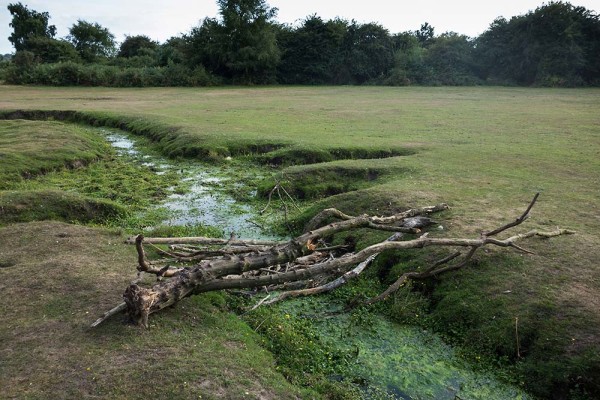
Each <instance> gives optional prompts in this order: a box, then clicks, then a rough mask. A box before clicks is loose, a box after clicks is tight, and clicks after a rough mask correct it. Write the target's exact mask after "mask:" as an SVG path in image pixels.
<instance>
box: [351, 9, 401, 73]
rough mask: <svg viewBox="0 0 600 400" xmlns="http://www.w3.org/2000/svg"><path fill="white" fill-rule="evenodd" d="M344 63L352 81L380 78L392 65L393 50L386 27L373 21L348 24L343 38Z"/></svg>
mask: <svg viewBox="0 0 600 400" xmlns="http://www.w3.org/2000/svg"><path fill="white" fill-rule="evenodd" d="M344 50H345V64H346V65H347V66H348V68H349V72H350V75H351V77H352V78H351V79H352V83H358V84H361V83H364V82H367V81H371V80H373V79H377V78H382V77H383V76H384V75H385V74H386V73H387V72H388V71H389V70H390V68H391V67H392V65H393V62H394V50H393V42H392V38H391V36H390V34H389V32H388V30H387V29H385V28H384V27H382V26H381V25H378V24H375V23H368V24H362V25H361V24H358V23H356V22H354V21H353V22H352V24H350V26H348V31H347V34H346V40H345V49H344Z"/></svg>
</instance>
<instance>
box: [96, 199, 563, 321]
mask: <svg viewBox="0 0 600 400" xmlns="http://www.w3.org/2000/svg"><path fill="white" fill-rule="evenodd" d="M536 200H537V195H536V197H535V198H534V199H533V201H532V202H531V204H530V205H529V207H528V208H527V210H526V211H525V212H524V213H523V215H521V216H520V217H519V218H517V219H516V221H514V222H511V223H510V224H507V225H505V226H503V227H500V228H498V229H496V230H494V231H491V232H488V233H482V234H481V236H480V237H479V238H476V239H463V238H455V239H452V238H429V237H428V234H427V233H425V234H422V235H421V236H419V237H417V238H414V239H412V240H403V241H399V239H401V238H402V236H403V234H406V233H408V234H418V233H420V232H421V230H420V229H421V228H422V227H424V226H426V225H428V224H430V223H431V220H430V219H429V218H426V217H420V216H423V215H427V214H431V213H434V212H439V211H443V210H446V209H448V206H447V205H446V204H440V205H437V206H433V207H424V208H420V209H412V210H408V211H406V212H403V213H399V214H396V215H393V216H389V217H372V216H367V215H362V216H358V217H352V216H349V215H346V214H343V213H341V212H340V211H338V210H335V209H328V210H324V211H323V212H321V213H320V214H319V215H317V216H316V217H315V218H313V220H312V221H311V222H310V223H309V224H308V227H309V228H310V230H308V232H306V233H304V234H302V235H300V236H298V237H296V238H294V239H292V240H290V241H288V242H285V243H270V244H269V243H264V242H259V243H257V242H251V241H235V242H234V241H219V243H218V244H223V245H224V246H223V247H221V248H220V249H217V250H214V249H213V250H207V249H205V248H199V247H196V246H192V245H191V243H195V244H199V243H200V244H202V243H206V241H208V240H209V239H207V238H194V239H193V240H190V239H191V238H186V240H180V239H178V238H173V239H160V240H158V239H144V238H143V237H142V236H138V237H137V238H136V239H135V240H130V242H131V243H135V244H136V247H137V251H138V271H140V273H151V274H154V275H156V276H157V277H158V279H159V280H161V281H160V282H158V283H157V284H155V285H154V286H152V287H150V288H143V287H141V286H139V285H138V284H137V283H132V284H131V285H130V286H129V287H128V288H127V289H126V290H125V293H124V295H123V299H124V303H122V304H120V305H118V306H117V307H115V308H113V309H112V310H110V311H108V312H107V313H105V315H104V316H103V317H102V318H100V319H99V320H97V321H96V322H95V323H94V324H93V326H96V325H98V324H100V323H101V322H102V321H104V320H105V319H107V318H109V317H110V316H111V315H114V314H116V313H117V312H120V311H123V310H126V311H127V313H128V314H129V317H130V318H131V320H132V321H133V322H135V323H137V324H139V325H143V326H146V327H147V326H148V316H149V315H150V314H152V313H154V312H157V311H160V310H161V309H163V308H165V307H168V306H170V305H173V304H175V303H177V302H178V301H179V300H181V299H183V298H185V297H187V296H190V295H193V294H198V293H202V292H208V291H214V290H223V289H251V288H259V287H272V288H277V289H282V288H283V289H285V288H286V285H289V284H290V283H294V282H299V281H303V282H307V281H309V280H312V279H315V278H317V277H319V278H320V279H319V280H320V281H321V282H323V281H325V282H328V281H329V283H325V284H324V285H322V286H323V287H321V286H319V287H317V288H313V289H312V290H311V289H309V291H308V292H303V293H302V291H301V293H290V294H289V295H285V294H282V295H281V296H282V297H286V296H294V295H305V294H312V293H319V292H323V291H326V290H328V289H329V288H333V287H336V285H337V286H339V284H343V283H344V282H345V281H346V280H347V279H349V278H351V277H352V276H356V275H357V274H359V273H360V272H361V271H362V270H363V269H364V268H365V267H366V263H365V264H363V265H362V268H356V269H355V270H354V272H352V271H351V270H352V269H353V268H355V266H356V265H357V264H361V263H364V262H365V261H366V260H368V259H372V258H374V257H375V256H376V255H377V254H379V253H380V252H382V251H384V250H391V249H414V248H425V247H429V246H442V247H453V248H456V247H459V248H468V249H469V251H468V253H467V254H466V255H465V256H464V257H463V259H462V260H460V262H458V263H456V264H449V263H450V262H452V261H453V260H455V259H456V258H458V257H459V256H460V253H456V252H455V253H454V254H453V255H452V256H449V257H446V258H445V259H443V260H440V261H439V262H438V263H436V264H434V265H433V266H432V267H430V268H428V269H427V270H425V271H424V272H420V273H416V272H411V273H407V274H404V275H403V276H402V277H401V278H400V279H399V280H398V281H397V282H396V283H394V284H393V285H392V286H390V288H388V289H387V290H386V291H385V292H384V293H382V294H381V295H380V296H377V297H376V298H374V299H371V300H369V301H367V303H373V302H376V301H379V300H382V299H384V298H386V297H387V296H389V295H390V294H391V293H393V292H394V291H395V290H397V289H398V288H399V287H400V286H401V285H402V284H403V283H404V282H406V281H407V280H409V279H419V278H425V277H429V276H434V275H439V274H441V273H444V272H447V271H451V270H456V269H459V268H462V267H463V266H464V265H466V264H467V263H468V261H469V260H470V259H471V257H472V256H473V254H474V253H475V252H476V251H477V249H479V248H481V247H483V246H487V245H493V246H500V247H513V248H515V249H518V250H520V251H525V250H524V249H522V248H520V247H518V246H517V245H516V244H515V242H517V241H519V240H521V239H525V238H529V237H533V236H542V237H551V236H558V235H562V234H566V233H573V232H571V231H568V230H556V231H554V232H538V231H535V230H534V231H530V232H527V233H525V234H521V235H515V236H512V237H509V238H507V239H504V240H499V239H496V238H494V237H493V236H495V235H497V234H498V233H500V232H503V231H504V230H506V229H508V228H511V227H513V226H517V225H519V224H521V223H522V222H523V221H524V220H525V219H526V218H527V216H528V214H529V210H530V209H531V207H533V204H534V203H535V201H536ZM331 219H337V220H340V221H337V222H331V223H328V224H327V225H324V226H321V225H322V224H323V223H325V222H326V221H330V220H331ZM358 228H370V229H377V230H383V231H391V232H396V235H394V236H393V237H392V238H390V239H388V240H387V241H384V242H381V243H377V244H374V245H372V246H369V247H366V248H364V249H362V250H360V251H358V252H356V253H348V252H343V253H342V254H341V255H340V254H339V251H340V250H345V249H344V248H343V246H335V247H331V246H329V247H327V246H325V247H319V246H321V245H322V242H323V240H324V239H325V238H327V237H330V236H332V235H334V234H336V233H339V232H342V231H348V230H353V229H358ZM144 243H149V244H151V245H152V243H175V244H178V245H172V246H171V249H170V250H169V251H167V250H162V249H161V250H160V251H159V253H160V254H162V255H164V256H167V257H169V258H168V259H166V260H163V262H162V263H159V264H158V265H157V263H153V262H150V261H148V259H147V257H146V254H145V252H144V247H143V245H144ZM182 243H186V246H181V244H182ZM265 246H266V247H265ZM240 248H242V249H244V250H243V251H240ZM332 249H333V250H332ZM199 255H200V256H201V257H206V258H205V259H202V260H201V261H200V262H197V263H195V264H193V265H191V266H186V267H180V268H174V267H172V266H171V264H172V263H173V261H184V262H185V261H187V262H189V261H191V260H197V258H196V257H199ZM163 278H169V279H166V280H163ZM332 280H333V281H332ZM309 284H310V283H309ZM282 285H283V286H282ZM274 301H278V300H277V298H276V299H275V300H273V301H271V302H274Z"/></svg>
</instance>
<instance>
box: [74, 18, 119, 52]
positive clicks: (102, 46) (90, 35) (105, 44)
mask: <svg viewBox="0 0 600 400" xmlns="http://www.w3.org/2000/svg"><path fill="white" fill-rule="evenodd" d="M69 33H70V34H69V36H68V39H69V41H71V43H73V45H74V46H75V49H76V50H77V51H78V52H79V55H80V56H81V58H82V59H83V60H84V61H87V62H94V61H98V60H99V59H100V58H103V57H108V56H111V55H112V54H113V53H114V51H115V37H114V35H113V34H112V33H110V32H109V30H108V29H107V28H104V27H102V26H101V25H100V24H98V23H96V22H93V23H92V22H87V21H83V20H78V21H77V23H76V24H74V25H73V26H72V27H71V28H70V29H69Z"/></svg>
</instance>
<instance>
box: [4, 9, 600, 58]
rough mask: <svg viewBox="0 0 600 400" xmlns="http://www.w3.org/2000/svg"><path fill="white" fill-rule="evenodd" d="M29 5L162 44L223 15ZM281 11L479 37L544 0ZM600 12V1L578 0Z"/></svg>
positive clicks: (61, 23) (61, 31)
mask: <svg viewBox="0 0 600 400" xmlns="http://www.w3.org/2000/svg"><path fill="white" fill-rule="evenodd" d="M18 1H19V0H8V1H5V0H1V1H0V54H6V53H13V52H14V49H13V47H12V44H11V43H10V42H9V41H8V36H10V34H11V33H12V28H11V27H10V26H9V23H10V21H11V15H10V13H9V12H8V10H7V8H6V6H7V5H8V4H9V3H17V2H18ZM20 2H21V3H22V4H24V5H26V6H27V7H28V8H29V9H32V10H36V11H38V12H43V11H47V12H49V13H50V24H51V25H55V26H56V28H57V35H56V36H57V38H63V37H65V36H67V35H68V34H69V28H70V27H71V26H72V25H73V24H74V23H76V22H77V20H78V19H81V20H85V21H88V22H97V23H99V24H100V25H102V26H104V27H105V28H108V29H109V31H110V32H112V33H113V34H114V35H115V39H116V40H117V42H122V41H123V40H124V39H125V36H126V35H146V36H148V37H150V38H152V39H154V40H158V41H159V42H164V41H165V40H166V39H168V38H170V37H172V36H177V35H179V34H181V33H187V32H189V30H190V29H191V28H192V27H194V26H197V25H198V23H199V21H201V20H202V19H204V18H205V17H218V8H217V5H216V1H215V0H168V1H167V0H100V1H98V0H95V1H92V0H20ZM267 3H268V4H269V5H270V6H271V7H276V8H278V9H279V12H278V14H277V18H276V20H277V21H278V22H281V23H289V24H299V23H300V22H301V21H302V20H303V19H304V18H305V17H307V16H309V15H312V14H317V15H318V16H320V17H321V18H323V19H324V20H328V19H332V18H335V17H341V18H345V19H348V20H352V19H354V20H356V21H357V22H359V23H367V22H377V23H379V24H380V25H382V26H384V27H385V28H387V29H388V30H389V31H390V32H391V33H398V32H404V31H414V30H417V29H419V27H420V26H421V24H422V23H423V22H429V24H430V25H432V26H433V27H434V28H435V33H436V34H440V33H443V32H447V31H453V32H457V33H460V34H464V35H467V36H471V37H475V36H478V35H479V34H481V33H482V32H484V31H485V30H486V29H487V28H488V26H489V25H490V23H491V22H492V21H493V20H494V19H496V18H497V17H499V16H503V17H506V18H510V17H512V16H515V15H521V14H525V13H527V12H528V11H530V10H534V9H535V8H537V7H538V6H540V5H542V4H543V3H544V0H478V1H473V0H453V1H449V0H421V1H414V0H411V1H407V0H367V1H365V0H301V1H298V0H270V1H269V0H267ZM570 3H571V4H573V5H576V6H583V7H586V8H587V9H589V10H592V11H594V12H595V13H598V12H599V11H600V2H599V1H598V0H573V1H570Z"/></svg>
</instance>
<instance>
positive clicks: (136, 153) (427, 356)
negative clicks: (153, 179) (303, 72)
mask: <svg viewBox="0 0 600 400" xmlns="http://www.w3.org/2000/svg"><path fill="white" fill-rule="evenodd" d="M101 131H102V133H103V135H104V136H105V137H106V138H107V140H108V141H109V142H110V143H111V144H112V146H113V147H114V148H115V149H116V151H117V154H118V155H119V156H121V157H125V158H126V159H127V160H129V161H131V162H135V163H139V164H141V165H144V166H147V167H149V168H151V169H152V170H153V171H155V172H156V173H157V174H162V173H165V172H166V171H168V170H176V171H178V173H179V174H180V176H181V180H182V181H183V182H186V183H188V185H185V186H186V191H185V192H184V193H175V192H174V191H173V190H171V192H172V193H171V194H170V195H169V196H168V197H167V199H166V200H165V201H164V202H163V203H162V204H160V205H159V206H160V207H165V208H167V209H168V210H169V215H168V218H166V219H165V220H164V221H163V223H164V224H167V225H194V224H203V225H208V226H214V227H217V228H219V229H221V230H222V232H223V236H224V237H228V236H229V234H230V233H231V232H235V233H236V235H237V236H238V237H240V238H252V239H281V238H280V237H277V236H275V235H274V234H272V233H269V232H264V231H263V230H262V229H261V227H260V226H259V225H258V224H257V223H256V222H255V221H254V220H255V218H256V216H257V213H258V210H257V209H256V208H255V207H252V206H250V205H248V204H240V203H239V202H237V201H236V200H235V199H234V197H233V196H232V195H231V194H230V192H228V190H226V189H227V188H229V189H230V188H231V187H232V185H233V187H236V188H237V189H239V190H247V189H245V187H246V186H245V185H243V184H240V183H239V182H240V179H244V177H243V176H240V171H239V169H238V170H236V171H234V172H232V170H233V169H232V168H228V167H227V166H215V165H205V164H200V163H197V162H196V163H194V162H192V161H189V160H183V161H181V160H170V159H167V158H166V157H162V156H160V155H158V154H156V153H152V152H150V151H148V150H146V149H145V147H144V145H141V144H139V141H138V140H139V139H137V138H135V137H133V136H130V135H128V134H126V133H125V132H120V131H115V130H106V129H103V130H101ZM243 173H244V172H241V174H242V175H243ZM246 173H253V172H252V171H250V172H248V171H246ZM253 194H254V193H251V192H250V193H248V195H253ZM329 307H331V304H330V303H328V302H326V301H324V300H323V299H322V297H318V296H317V297H311V298H307V299H303V300H291V301H288V302H285V303H284V305H282V308H283V309H285V310H286V312H288V313H290V314H294V315H296V316H298V317H301V316H302V315H307V314H315V313H317V314H318V313H324V312H326V311H327V310H328V308H329ZM371 315H372V316H371V317H370V319H369V321H368V324H367V325H366V326H362V327H361V328H360V329H358V328H357V327H351V326H352V324H351V321H349V318H350V316H349V315H348V314H347V313H344V314H340V315H337V316H335V317H333V318H316V319H314V320H313V323H314V325H315V326H316V327H317V330H318V332H319V335H320V336H321V339H322V341H323V342H324V343H327V344H328V345H331V346H332V347H333V348H337V349H340V350H354V351H356V353H357V357H356V361H355V366H354V367H353V369H354V374H355V375H356V376H360V377H361V378H363V379H364V381H365V382H367V384H365V387H364V392H363V395H364V398H365V399H375V398H377V399H381V398H385V399H403V400H404V399H415V400H417V399H441V400H445V399H448V400H453V399H463V400H466V399H499V400H500V399H501V400H505V399H531V397H530V396H528V395H527V394H525V393H524V392H523V391H521V390H520V389H519V388H517V387H514V386H510V385H507V384H504V383H502V382H500V381H499V380H498V379H496V378H495V377H494V376H493V375H492V374H490V373H487V372H482V371H479V370H477V368H474V365H470V364H469V363H468V362H466V361H465V360H464V359H461V358H460V357H459V356H458V355H457V353H456V351H455V350H454V349H453V348H452V347H451V346H449V345H447V344H445V343H444V342H443V341H442V340H441V338H440V337H439V336H438V335H436V334H433V333H431V332H428V331H426V330H424V329H422V328H418V327H412V326H406V325H400V324H396V323H392V322H390V321H388V320H387V319H386V318H384V317H383V316H377V315H375V314H371ZM350 327H351V328H350ZM340 379H343V377H340ZM371 389H375V390H371ZM382 394H383V395H382Z"/></svg>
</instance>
